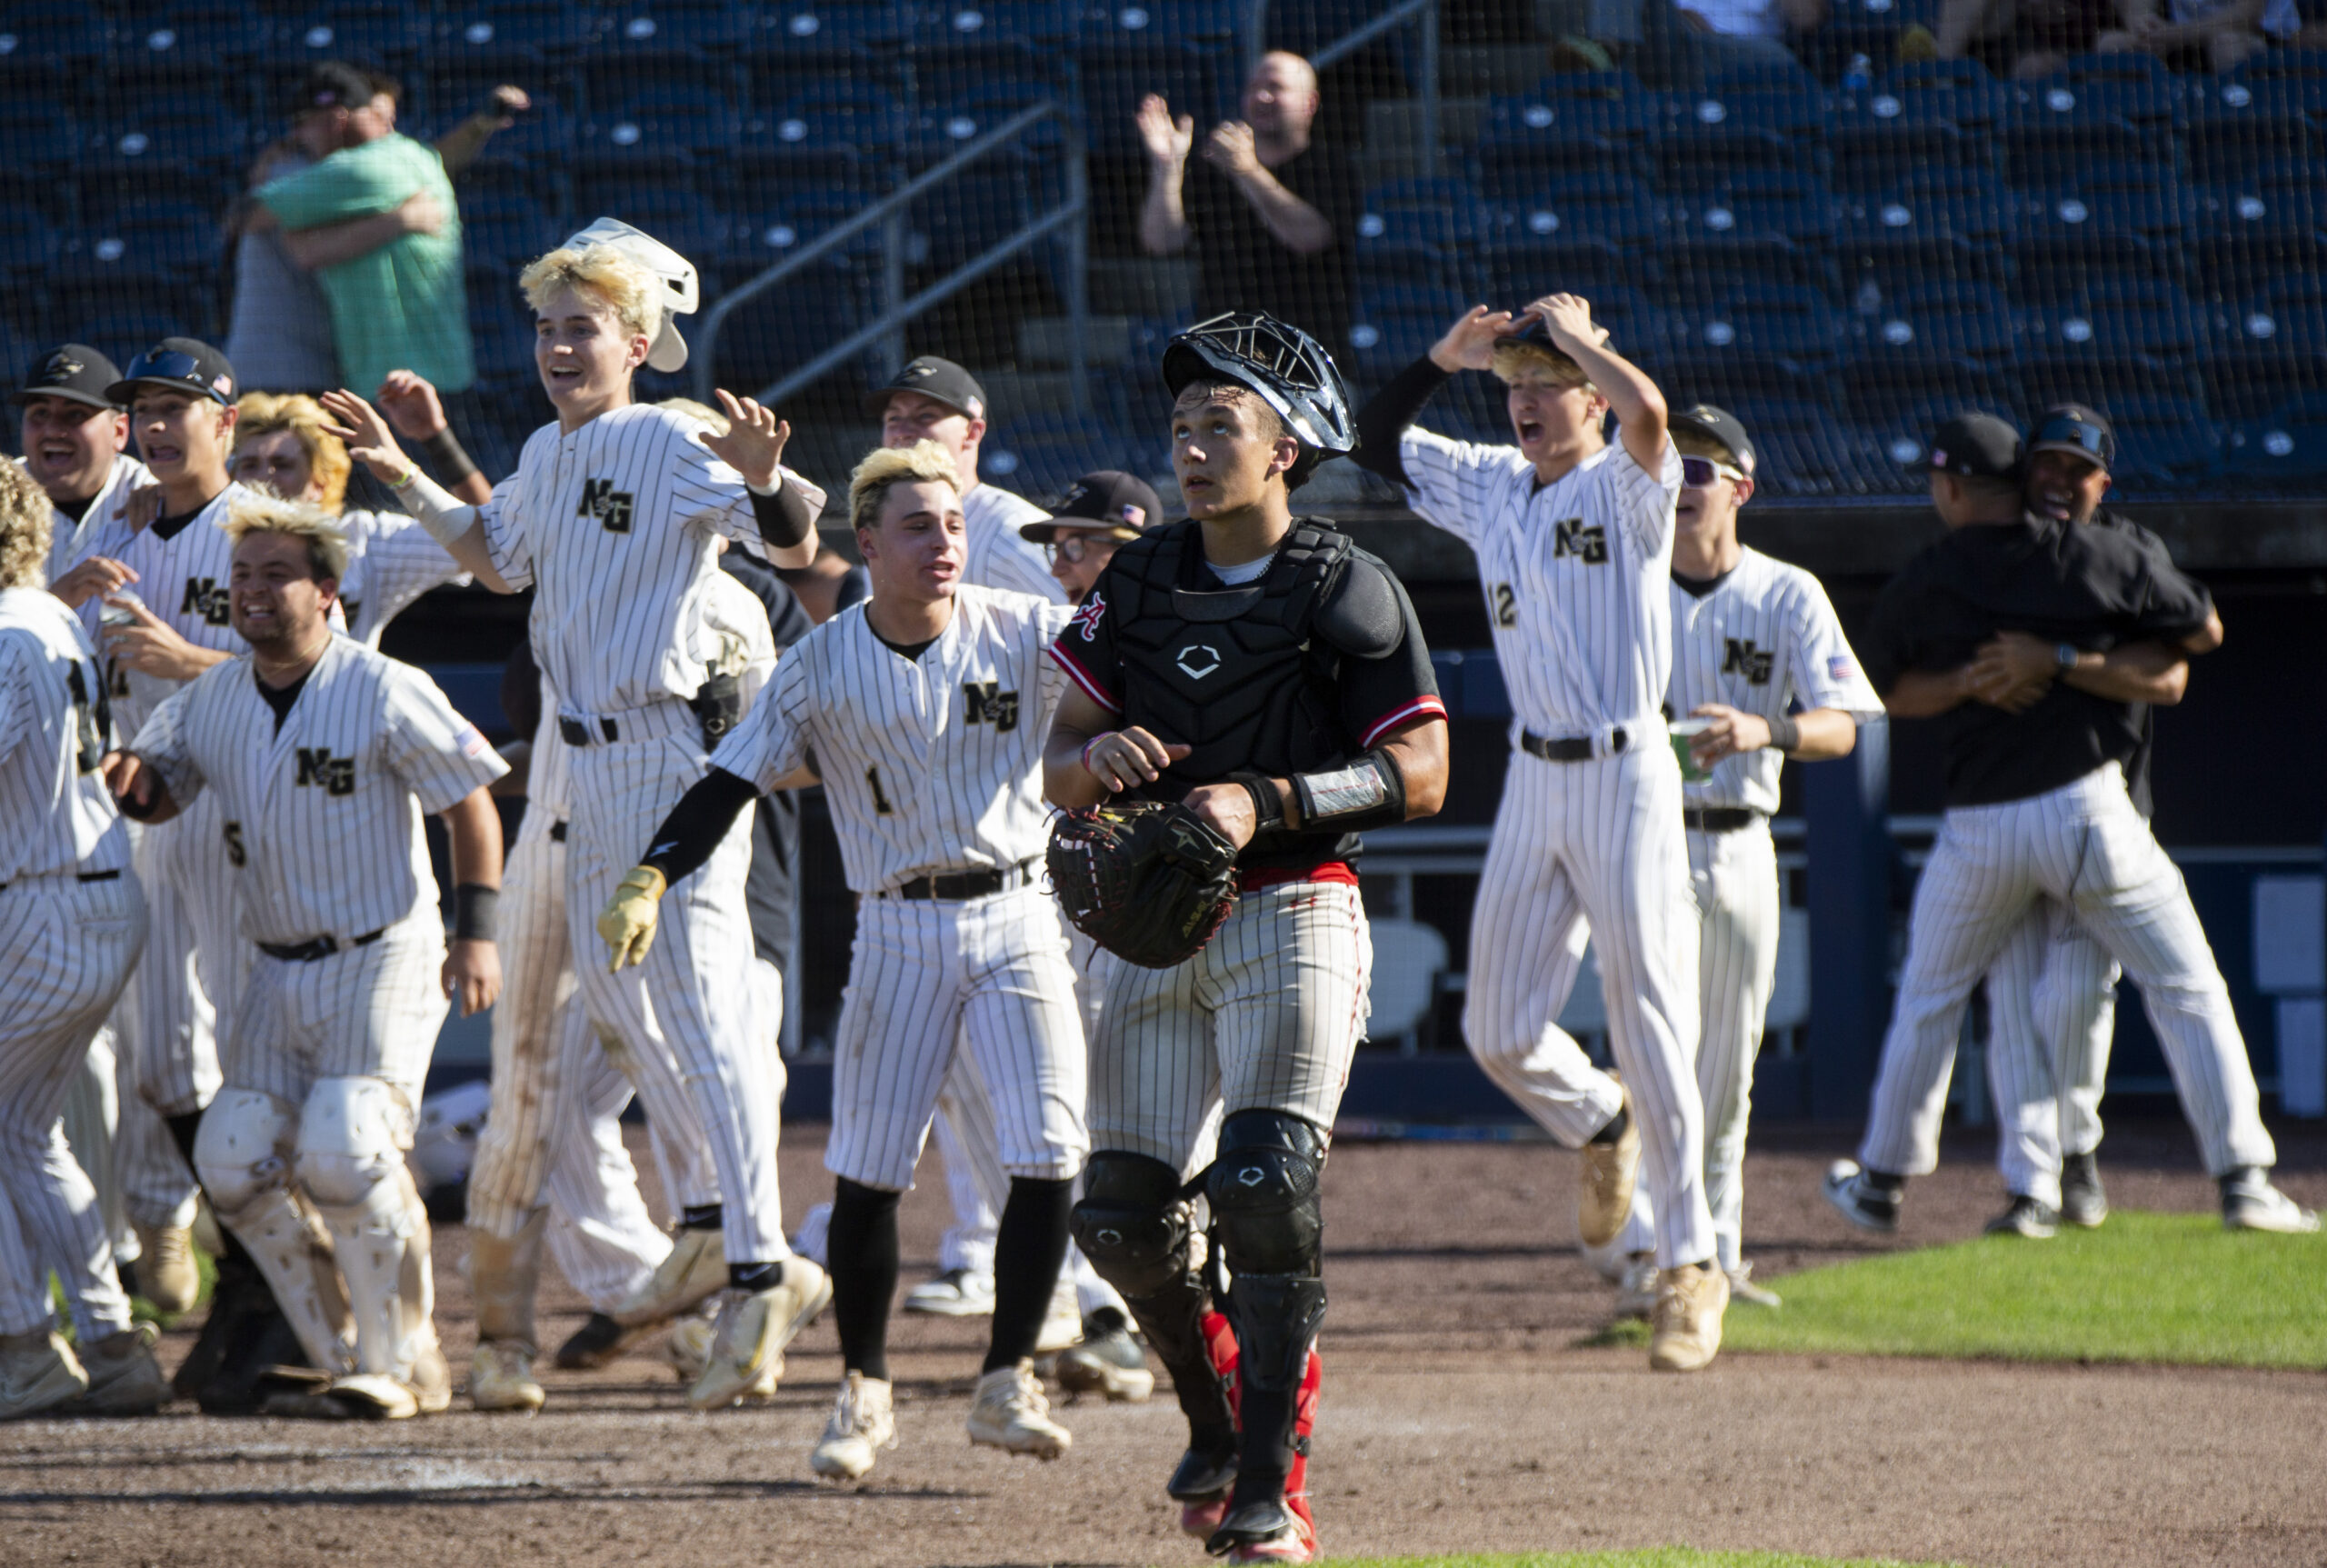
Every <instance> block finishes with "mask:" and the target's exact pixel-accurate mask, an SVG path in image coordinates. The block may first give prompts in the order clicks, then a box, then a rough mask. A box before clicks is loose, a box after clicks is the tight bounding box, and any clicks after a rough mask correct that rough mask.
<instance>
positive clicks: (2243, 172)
mask: <svg viewBox="0 0 2327 1568" xmlns="http://www.w3.org/2000/svg"><path fill="white" fill-rule="evenodd" d="M2321 183H2322V182H2321V174H2320V167H2319V165H2317V164H2315V163H2312V162H2308V161H2303V160H2299V159H2294V158H2273V159H2262V158H2256V159H2253V160H2251V161H2250V162H2249V164H2248V165H2247V166H2246V167H2244V168H2242V169H2240V170H2237V171H2235V172H2234V173H2232V174H2228V175H2224V176H2223V177H2222V178H2221V179H2219V180H2217V181H2216V182H2215V183H2214V184H2212V185H2208V186H2206V187H2205V188H2204V189H2202V190H2201V191H2200V192H2199V193H2198V195H2197V198H2196V200H2197V217H2198V233H2199V243H2200V245H2201V247H2202V251H2203V254H2204V256H2205V259H2206V263H2207V265H2209V266H2210V267H2211V268H2212V269H2213V270H2214V271H2216V272H2230V271H2235V270H2252V268H2253V266H2254V265H2255V263H2256V261H2257V260H2259V262H2260V265H2262V267H2265V268H2267V269H2268V270H2271V271H2273V272H2275V271H2278V270H2281V269H2283V268H2288V267H2293V266H2302V265H2316V262H2317V260H2318V258H2319V257H2320V256H2321V255H2323V254H2327V191H2322V189H2321Z"/></svg>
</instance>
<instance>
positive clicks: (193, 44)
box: [105, 0, 272, 86]
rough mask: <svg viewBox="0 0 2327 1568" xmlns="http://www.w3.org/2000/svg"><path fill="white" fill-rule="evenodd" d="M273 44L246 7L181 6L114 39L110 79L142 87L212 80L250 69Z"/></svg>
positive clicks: (189, 1)
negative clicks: (224, 73) (189, 80)
mask: <svg viewBox="0 0 2327 1568" xmlns="http://www.w3.org/2000/svg"><path fill="white" fill-rule="evenodd" d="M271 42H272V40H271V38H270V37H269V35H268V29H267V27H266V25H265V22H264V21H262V20H261V19H260V18H259V16H258V15H256V14H255V12H254V11H253V9H252V8H251V7H250V6H249V5H233V4H228V3H226V0H179V3H178V4H176V5H169V6H166V7H156V8H155V9H154V10H153V11H149V12H145V13H143V14H141V15H139V16H138V17H137V18H135V20H133V21H131V22H129V23H128V24H127V25H125V26H123V27H122V28H121V29H120V30H119V31H117V32H116V33H115V35H114V40H113V50H112V54H111V55H110V57H109V58H108V60H107V63H106V67H105V75H106V79H107V80H108V81H109V82H112V83H114V84H116V85H137V86H153V85H159V84H162V83H166V82H183V81H185V80H187V79H189V78H196V77H208V76H212V75H216V74H218V73H221V72H226V71H235V70H239V69H241V68H242V67H244V66H245V65H249V64H250V62H252V61H253V60H255V59H257V58H258V57H259V56H260V55H263V54H265V52H266V50H267V47H268V45H269V44H270V43H271Z"/></svg>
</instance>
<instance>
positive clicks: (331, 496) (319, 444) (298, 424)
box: [234, 392, 353, 512]
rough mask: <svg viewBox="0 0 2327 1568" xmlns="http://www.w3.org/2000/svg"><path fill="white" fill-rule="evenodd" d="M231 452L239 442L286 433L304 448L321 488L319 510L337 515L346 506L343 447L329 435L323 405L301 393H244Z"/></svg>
mask: <svg viewBox="0 0 2327 1568" xmlns="http://www.w3.org/2000/svg"><path fill="white" fill-rule="evenodd" d="M235 409H236V410H237V411H238V412H237V414H236V415H235V447H234V449H235V451H236V452H239V451H241V450H242V449H243V443H245V442H246V441H255V440H257V439H258V438H259V437H260V436H263V435H273V434H275V433H276V432H278V431H284V430H287V431H289V432H290V433H291V434H293V435H294V436H296V437H297V438H298V442H299V444H300V445H301V446H302V447H304V448H305V449H306V454H307V467H308V470H309V472H310V473H312V474H314V476H315V482H316V483H317V484H321V485H322V486H323V492H324V493H323V502H322V504H323V508H324V510H325V511H326V512H337V511H338V510H339V509H340V508H341V507H342V506H344V505H345V504H347V475H348V473H349V471H350V469H351V467H352V466H353V465H352V464H350V463H349V461H348V456H347V444H346V443H345V442H344V441H342V440H340V438H339V437H338V436H336V435H334V434H332V433H331V428H330V427H331V424H332V418H331V415H330V414H325V412H324V405H323V404H320V403H317V402H316V401H315V399H314V398H312V397H309V396H308V395H307V394H305V393H302V392H294V393H280V394H278V393H273V392H246V393H245V394H243V395H242V398H241V399H240V400H239V401H238V402H236V403H235Z"/></svg>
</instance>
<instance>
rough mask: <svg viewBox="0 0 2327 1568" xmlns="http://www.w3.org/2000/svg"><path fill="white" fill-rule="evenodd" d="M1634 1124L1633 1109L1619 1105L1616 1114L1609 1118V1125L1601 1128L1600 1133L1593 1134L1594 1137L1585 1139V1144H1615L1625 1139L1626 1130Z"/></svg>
mask: <svg viewBox="0 0 2327 1568" xmlns="http://www.w3.org/2000/svg"><path fill="white" fill-rule="evenodd" d="M1632 1124H1633V1114H1632V1110H1631V1108H1630V1107H1629V1106H1625V1105H1619V1106H1617V1107H1616V1114H1614V1115H1613V1116H1611V1117H1609V1118H1608V1124H1607V1125H1606V1126H1604V1127H1603V1128H1601V1129H1600V1130H1599V1131H1598V1132H1596V1133H1594V1134H1592V1136H1591V1137H1589V1138H1587V1139H1585V1140H1584V1142H1586V1143H1588V1144H1613V1143H1614V1142H1615V1141H1616V1140H1617V1139H1619V1138H1621V1137H1623V1135H1624V1129H1625V1128H1627V1127H1629V1126H1631V1125H1632Z"/></svg>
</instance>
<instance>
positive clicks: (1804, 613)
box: [1627, 403, 1883, 1316]
mask: <svg viewBox="0 0 2327 1568" xmlns="http://www.w3.org/2000/svg"><path fill="white" fill-rule="evenodd" d="M1670 424H1671V429H1672V432H1673V445H1674V447H1675V448H1676V449H1677V450H1678V451H1679V452H1680V454H1681V491H1680V495H1679V498H1678V501H1677V504H1676V508H1675V517H1674V526H1673V585H1672V611H1673V680H1672V684H1671V686H1670V688H1669V689H1668V693H1667V696H1666V699H1665V700H1666V703H1667V704H1668V705H1669V706H1670V707H1671V708H1672V710H1673V712H1674V713H1675V714H1684V715H1686V716H1687V717H1688V718H1689V719H1692V720H1694V721H1696V724H1697V725H1701V726H1702V727H1701V728H1697V729H1696V731H1695V733H1694V734H1692V735H1690V736H1689V737H1688V747H1689V759H1688V765H1687V766H1686V767H1685V768H1684V770H1683V783H1682V800H1683V803H1684V804H1683V807H1682V820H1683V822H1684V823H1685V824H1687V826H1688V844H1689V880H1690V884H1691V885H1692V887H1693V891H1694V893H1695V895H1696V908H1697V914H1698V916H1699V918H1700V919H1701V921H1702V922H1703V925H1702V928H1701V936H1700V939H1699V944H1698V949H1697V1000H1698V1006H1699V1009H1700V1011H1699V1035H1698V1044H1697V1090H1698V1093H1699V1094H1702V1095H1703V1099H1704V1107H1705V1155H1704V1159H1705V1202H1706V1203H1707V1205H1708V1207H1710V1209H1711V1210H1712V1212H1713V1244H1714V1251H1715V1255H1716V1256H1717V1257H1718V1258H1719V1259H1720V1262H1721V1268H1722V1272H1723V1273H1725V1274H1727V1275H1728V1276H1729V1290H1730V1295H1731V1298H1732V1299H1733V1300H1741V1301H1749V1302H1753V1303H1755V1304H1757V1305H1761V1306H1776V1305H1777V1304H1779V1303H1778V1297H1777V1295H1776V1293H1774V1292H1772V1291H1769V1290H1766V1289H1764V1288H1763V1287H1761V1286H1759V1285H1756V1284H1754V1283H1753V1278H1752V1276H1753V1265H1752V1264H1751V1263H1747V1262H1745V1261H1744V1258H1743V1253H1742V1247H1741V1236H1740V1233H1741V1229H1742V1225H1743V1212H1744V1181H1743V1167H1744V1163H1745V1124H1746V1121H1747V1118H1748V1115H1749V1114H1750V1112H1751V1110H1752V1105H1753V1058H1754V1056H1755V1055H1756V1054H1758V1053H1759V1052H1760V1050H1761V1046H1762V1021H1763V1015H1764V1014H1767V1012H1768V1011H1769V1005H1770V994H1771V992H1772V991H1773V989H1774V988H1775V986H1776V983H1777V957H1778V928H1779V912H1780V909H1781V907H1782V903H1783V901H1782V900H1781V898H1780V897H1779V893H1778V874H1777V846H1776V845H1775V844H1773V843H1772V842H1771V839H1770V816H1771V814H1773V813H1774V812H1775V811H1776V810H1777V808H1778V772H1779V769H1780V768H1781V766H1782V765H1783V763H1784V762H1785V760H1786V759H1787V758H1789V757H1791V758H1793V759H1794V760H1796V761H1799V762H1819V761H1823V760H1824V759H1826V758H1829V757H1839V756H1847V755H1848V754H1850V751H1851V748H1852V747H1853V746H1854V745H1856V744H1858V726H1859V725H1860V724H1862V723H1863V722H1865V721H1866V720H1868V719H1871V718H1875V717H1878V716H1880V715H1881V714H1882V712H1883V699H1882V698H1880V697H1878V696H1876V695H1875V694H1874V688H1873V687H1872V686H1870V685H1868V684H1867V682H1866V677H1865V676H1864V675H1863V674H1861V673H1860V671H1859V667H1858V661H1857V660H1856V659H1855V658H1854V657H1853V655H1852V653H1851V647H1850V644H1849V642H1848V640H1846V639H1845V638H1844V637H1843V628H1842V623H1841V622H1840V621H1839V620H1837V619H1836V618H1835V615H1834V609H1833V605H1832V604H1829V603H1828V602H1827V599H1826V592H1825V590H1824V589H1823V588H1821V587H1820V586H1819V585H1818V579H1817V578H1815V577H1813V576H1812V575H1811V574H1809V573H1807V572H1805V571H1803V569H1802V568H1801V567H1799V566H1790V565H1788V564H1785V563H1784V562H1783V561H1776V560H1773V559H1771V558H1770V557H1769V556H1767V555H1764V554H1762V553H1761V552H1760V551H1758V550H1753V549H1748V548H1747V547H1745V546H1744V545H1743V544H1739V543H1738V539H1737V510H1738V508H1739V507H1741V506H1743V505H1744V504H1745V503H1746V502H1747V501H1749V500H1751V499H1752V498H1753V471H1754V462H1755V460H1754V452H1753V437H1752V436H1751V435H1749V434H1747V433H1746V430H1745V427H1744V425H1743V424H1742V423H1740V422H1739V420H1738V419H1737V417H1736V415H1734V414H1730V413H1728V412H1727V411H1726V410H1723V409H1720V408H1716V407H1714V406H1713V405H1712V404H1703V403H1701V404H1696V405H1695V406H1694V407H1693V408H1690V409H1688V410H1686V411H1685V412H1683V413H1677V414H1673V416H1672V418H1671V421H1670ZM1636 1192H1638V1193H1640V1197H1641V1201H1640V1202H1636V1203H1635V1209H1636V1210H1637V1209H1638V1208H1639V1207H1642V1206H1644V1204H1645V1200H1646V1198H1647V1193H1646V1189H1645V1188H1640V1189H1636ZM1627 1240H1628V1243H1629V1249H1630V1250H1631V1251H1632V1252H1633V1253H1634V1254H1635V1255H1639V1254H1642V1253H1649V1252H1651V1251H1652V1250H1653V1246H1654V1233H1653V1229H1651V1230H1650V1231H1649V1232H1648V1233H1646V1234H1645V1235H1641V1236H1638V1237H1628V1238H1627ZM1628 1304H1634V1305H1635V1308H1636V1310H1637V1312H1638V1313H1639V1315H1642V1316H1646V1315H1648V1314H1649V1313H1652V1312H1653V1310H1654V1298H1653V1294H1652V1295H1650V1296H1649V1297H1648V1299H1647V1300H1645V1301H1643V1302H1639V1303H1628Z"/></svg>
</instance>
